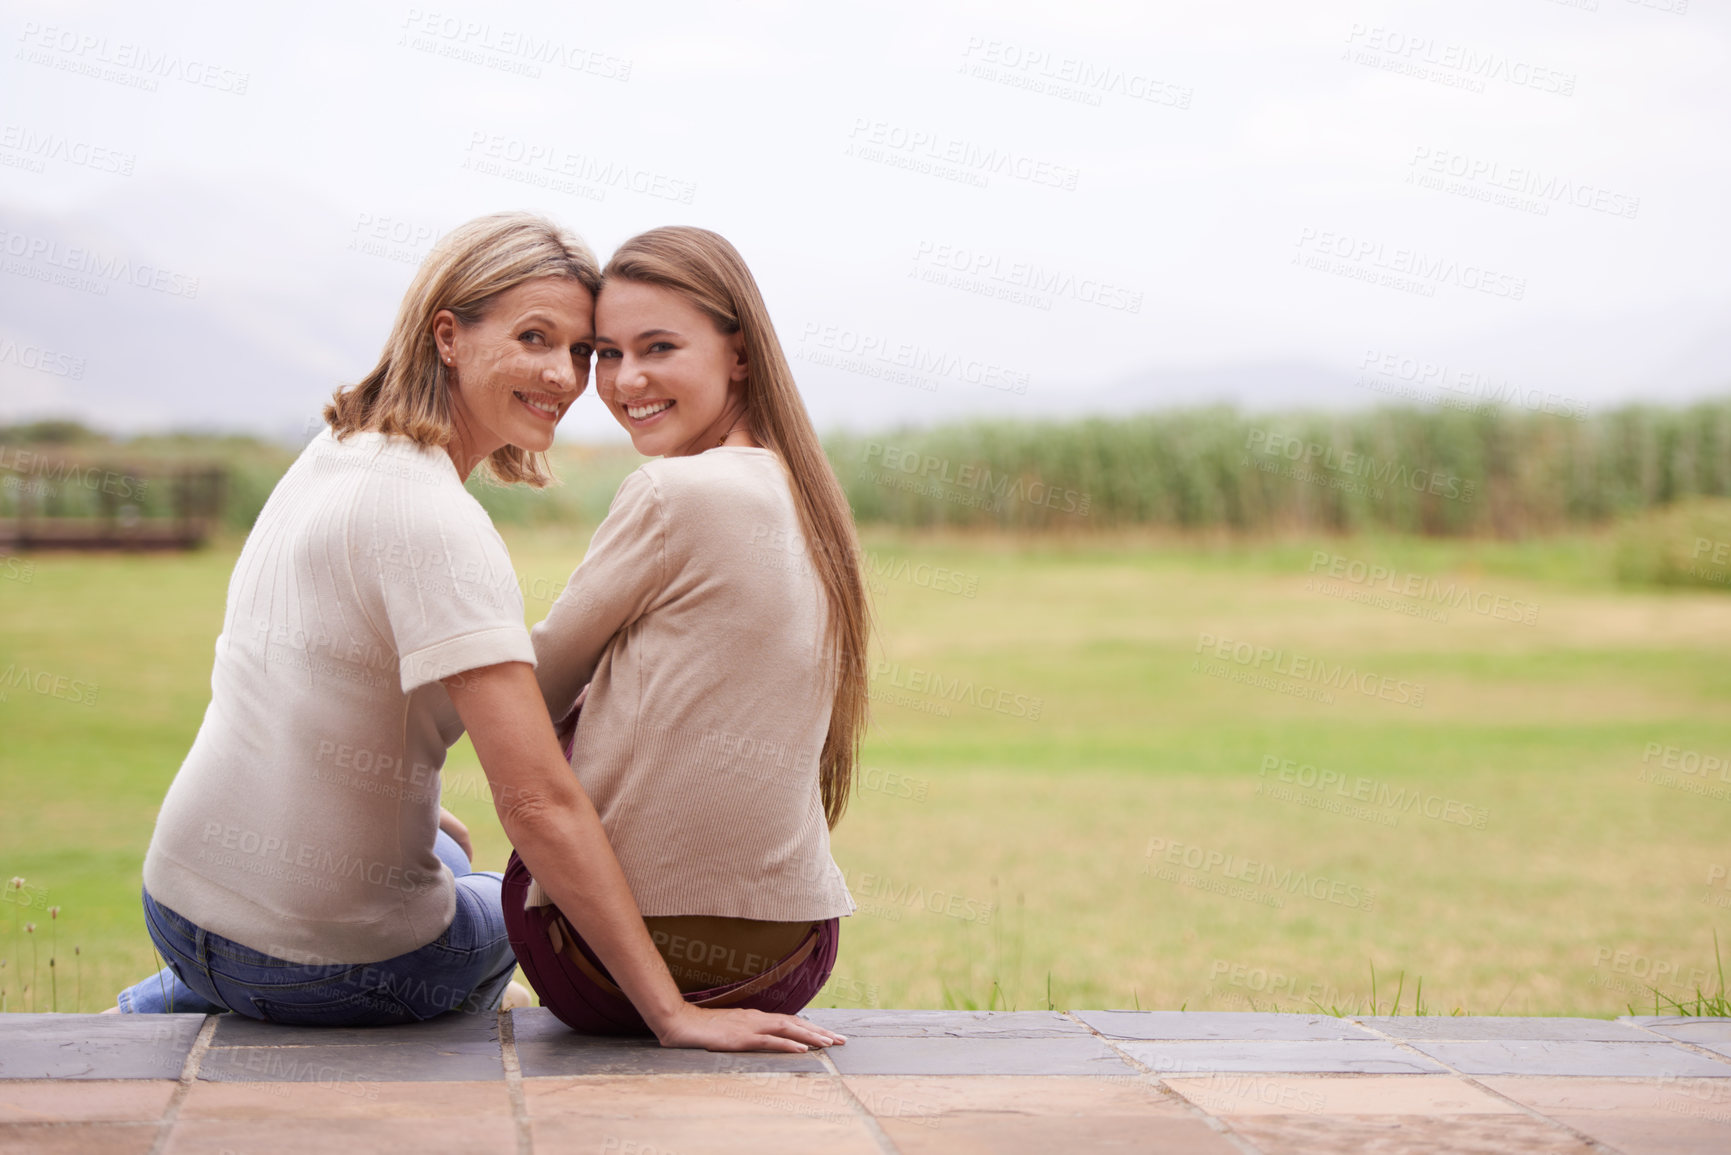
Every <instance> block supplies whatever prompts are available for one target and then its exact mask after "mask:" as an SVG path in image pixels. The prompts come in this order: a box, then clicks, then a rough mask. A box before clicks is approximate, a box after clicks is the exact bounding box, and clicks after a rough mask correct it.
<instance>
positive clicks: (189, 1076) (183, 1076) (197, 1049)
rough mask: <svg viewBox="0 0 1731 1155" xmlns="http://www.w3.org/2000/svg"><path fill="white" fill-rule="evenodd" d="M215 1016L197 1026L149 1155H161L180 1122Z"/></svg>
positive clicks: (214, 1023) (214, 1028) (205, 1017)
mask: <svg viewBox="0 0 1731 1155" xmlns="http://www.w3.org/2000/svg"><path fill="white" fill-rule="evenodd" d="M216 1020H217V1016H215V1015H206V1016H204V1022H203V1023H201V1024H200V1025H199V1028H198V1035H197V1037H195V1038H194V1039H193V1040H192V1046H191V1048H189V1049H188V1050H187V1052H186V1061H185V1062H184V1063H182V1064H181V1065H180V1078H179V1079H178V1080H177V1081H176V1083H175V1088H174V1094H172V1095H170V1096H169V1097H168V1105H167V1106H166V1107H164V1108H163V1109H162V1119H161V1121H160V1122H158V1124H157V1130H156V1142H154V1143H152V1144H151V1145H150V1155H162V1152H163V1150H164V1149H166V1148H167V1146H168V1137H169V1136H170V1135H171V1134H173V1132H174V1126H175V1124H176V1123H177V1122H179V1120H180V1108H181V1105H182V1104H184V1103H185V1102H186V1097H187V1096H188V1095H190V1094H192V1088H193V1084H195V1083H197V1082H198V1069H199V1067H200V1066H201V1065H202V1064H203V1063H204V1056H205V1052H207V1051H209V1050H210V1042H211V1040H212V1039H214V1038H215V1037H216Z"/></svg>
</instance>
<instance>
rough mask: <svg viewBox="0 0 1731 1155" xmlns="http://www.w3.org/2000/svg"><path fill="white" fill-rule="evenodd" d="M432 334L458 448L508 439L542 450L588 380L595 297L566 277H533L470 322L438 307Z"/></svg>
mask: <svg viewBox="0 0 1731 1155" xmlns="http://www.w3.org/2000/svg"><path fill="white" fill-rule="evenodd" d="M433 338H434V340H435V341H436V342H437V343H438V346H439V356H440V358H441V359H443V360H444V362H445V365H446V367H447V368H448V369H449V370H450V378H451V406H452V410H453V421H454V424H455V425H456V428H457V436H458V438H459V439H460V440H461V441H462V442H463V446H462V448H463V449H464V450H465V451H466V452H467V453H468V454H469V455H470V456H471V457H484V456H487V455H488V454H490V453H492V452H493V451H494V450H495V449H499V448H501V447H503V446H506V445H515V446H517V447H519V448H522V449H527V450H530V451H532V452H540V451H542V450H545V449H548V448H550V447H551V446H552V444H553V430H554V428H555V427H556V426H557V425H558V424H559V419H560V418H561V417H563V416H564V415H565V411H566V410H567V409H569V408H570V407H571V403H572V402H573V401H575V400H577V398H578V396H579V395H580V394H581V393H582V392H583V390H584V388H585V387H586V386H587V385H588V384H589V357H590V355H591V354H592V353H593V352H594V349H595V299H594V297H593V296H591V295H590V293H589V290H588V289H586V288H585V287H584V286H583V285H582V284H581V283H580V282H577V281H574V280H572V279H571V278H569V277H539V278H537V279H535V280H533V281H525V282H524V283H522V284H521V285H518V286H517V287H516V288H513V289H507V290H506V291H505V292H503V293H501V294H499V296H498V299H496V300H495V301H494V302H493V305H492V307H491V308H489V309H488V310H487V312H486V314H485V315H483V316H482V317H481V319H480V320H479V321H477V322H475V323H474V324H473V325H464V324H461V323H459V322H458V320H457V318H456V316H455V315H454V314H452V313H451V311H450V310H448V309H445V310H441V311H440V312H439V313H438V314H437V315H436V316H435V317H434V318H433Z"/></svg>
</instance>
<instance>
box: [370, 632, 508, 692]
mask: <svg viewBox="0 0 1731 1155" xmlns="http://www.w3.org/2000/svg"><path fill="white" fill-rule="evenodd" d="M500 662H527V663H528V664H529V666H530V668H534V665H535V647H534V646H533V645H531V644H530V642H529V631H528V630H526V629H524V628H523V627H522V626H499V627H497V628H494V629H490V630H481V631H479V632H477V633H473V634H466V635H464V636H463V637H460V638H452V639H451V640H450V641H448V642H440V643H439V644H438V645H436V646H427V647H426V648H424V649H419V650H416V651H415V652H414V653H411V654H404V655H403V657H402V660H401V662H399V663H398V665H399V667H400V671H401V677H402V683H403V693H405V694H412V693H414V692H415V691H416V690H418V689H420V688H421V687H422V686H425V685H428V684H430V683H432V682H437V681H438V680H439V679H441V678H448V677H450V676H451V675H452V674H461V673H462V672H463V671H465V670H478V669H480V668H481V667H483V666H496V665H498V664H499V663H500Z"/></svg>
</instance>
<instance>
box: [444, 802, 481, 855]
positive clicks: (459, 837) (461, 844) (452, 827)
mask: <svg viewBox="0 0 1731 1155" xmlns="http://www.w3.org/2000/svg"><path fill="white" fill-rule="evenodd" d="M439 829H440V830H443V831H444V832H445V833H446V834H449V835H450V836H451V841H453V842H455V843H456V844H457V847H458V849H460V850H462V852H463V857H464V858H467V859H468V860H469V862H470V864H471V865H472V864H473V863H474V861H475V847H474V845H473V844H472V843H471V842H470V841H469V828H468V827H467V826H465V825H463V820H462V819H461V818H458V817H457V816H456V815H455V814H452V813H451V812H450V811H449V810H446V809H445V808H444V807H443V806H441V807H439Z"/></svg>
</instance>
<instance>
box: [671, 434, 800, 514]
mask: <svg viewBox="0 0 1731 1155" xmlns="http://www.w3.org/2000/svg"><path fill="white" fill-rule="evenodd" d="M637 472H638V473H640V474H643V475H644V476H645V478H646V479H648V480H649V481H650V482H651V483H653V485H654V486H655V488H656V489H657V490H658V491H659V492H660V493H661V495H662V496H663V497H664V499H666V500H669V501H694V500H696V501H701V500H704V499H705V498H709V497H713V496H715V495H717V494H723V495H737V494H740V493H748V492H753V491H763V490H769V491H772V492H773V491H775V490H785V489H786V488H787V471H786V470H785V469H783V468H782V465H781V458H779V457H777V456H776V455H775V453H774V451H772V450H768V449H756V448H747V447H744V446H733V445H729V446H726V447H724V448H720V449H711V450H708V451H706V452H704V453H695V454H692V455H691V456H690V457H659V458H656V459H655V460H654V461H650V462H647V463H645V464H644V465H642V466H640V467H638V470H637Z"/></svg>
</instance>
